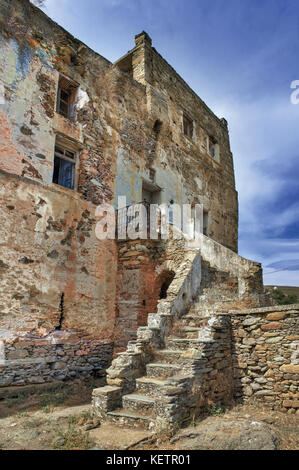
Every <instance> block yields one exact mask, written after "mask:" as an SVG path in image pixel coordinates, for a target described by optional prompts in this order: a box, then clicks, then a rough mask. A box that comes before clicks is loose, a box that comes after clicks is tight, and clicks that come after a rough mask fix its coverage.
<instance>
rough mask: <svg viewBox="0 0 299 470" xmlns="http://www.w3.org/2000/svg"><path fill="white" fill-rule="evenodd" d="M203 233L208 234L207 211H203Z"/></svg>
mask: <svg viewBox="0 0 299 470" xmlns="http://www.w3.org/2000/svg"><path fill="white" fill-rule="evenodd" d="M202 231H203V234H204V235H206V236H208V234H209V212H208V211H205V210H204V211H203V230H202Z"/></svg>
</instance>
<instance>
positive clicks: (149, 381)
mask: <svg viewBox="0 0 299 470" xmlns="http://www.w3.org/2000/svg"><path fill="white" fill-rule="evenodd" d="M167 384H168V382H167V380H158V379H156V378H153V377H140V378H139V379H136V390H137V391H138V392H140V393H141V394H146V395H148V396H150V397H158V396H159V391H160V390H161V388H163V387H165V386H166V385H167Z"/></svg>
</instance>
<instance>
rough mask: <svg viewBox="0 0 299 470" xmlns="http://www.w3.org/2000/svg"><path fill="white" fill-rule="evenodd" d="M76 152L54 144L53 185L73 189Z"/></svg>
mask: <svg viewBox="0 0 299 470" xmlns="http://www.w3.org/2000/svg"><path fill="white" fill-rule="evenodd" d="M75 170H76V152H75V151H73V150H68V149H67V148H65V147H63V144H61V143H60V142H56V146H55V153H54V171H53V183H55V184H59V186H63V187H64V188H69V189H74V187H75V173H76V171H75Z"/></svg>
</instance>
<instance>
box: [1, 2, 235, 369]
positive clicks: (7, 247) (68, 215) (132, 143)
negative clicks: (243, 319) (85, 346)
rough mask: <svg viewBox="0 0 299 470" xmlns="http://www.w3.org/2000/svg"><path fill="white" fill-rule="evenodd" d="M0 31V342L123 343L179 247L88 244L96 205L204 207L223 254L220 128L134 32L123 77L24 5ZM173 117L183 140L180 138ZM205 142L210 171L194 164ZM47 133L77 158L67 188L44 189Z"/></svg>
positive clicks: (229, 202)
mask: <svg viewBox="0 0 299 470" xmlns="http://www.w3.org/2000/svg"><path fill="white" fill-rule="evenodd" d="M0 26H1V31H0V49H1V54H0V80H1V82H0V84H1V90H4V94H2V95H1V97H0V99H1V102H0V171H1V173H0V196H1V207H0V211H1V224H0V236H1V238H0V240H1V253H0V329H1V331H0V339H2V340H4V341H5V342H6V343H7V344H10V343H9V342H11V341H18V338H19V336H20V335H22V334H23V333H28V334H30V335H32V334H34V335H37V336H38V337H40V338H41V340H42V338H44V337H46V336H47V335H51V334H52V333H53V331H55V330H57V329H58V330H59V331H65V332H68V331H70V330H75V331H76V332H78V334H79V333H80V334H83V337H84V335H85V334H87V335H89V336H91V337H92V338H94V339H95V340H100V341H104V343H105V344H106V342H107V344H110V345H112V343H113V342H114V341H115V344H116V346H117V347H120V348H121V347H122V348H123V347H125V344H126V343H127V341H128V340H130V339H132V338H133V337H134V332H136V329H137V327H138V326H142V325H145V324H146V322H147V316H148V314H149V313H152V312H155V311H156V308H155V307H156V306H157V303H159V298H158V297H159V292H160V288H161V279H163V272H168V271H171V270H172V271H173V272H175V271H176V267H177V266H179V265H180V263H183V262H184V256H185V248H184V247H183V246H182V247H179V246H178V245H174V246H169V247H168V248H167V250H166V249H165V246H164V244H163V243H161V242H157V243H156V242H155V243H153V244H151V242H149V243H144V244H143V243H141V244H140V243H128V242H127V241H126V242H123V243H120V244H119V245H118V244H117V243H116V242H115V241H113V240H110V241H109V240H108V241H107V242H103V241H101V242H99V241H98V240H97V239H96V237H95V235H94V228H95V224H96V221H97V220H96V217H95V210H96V206H97V205H98V204H100V203H102V202H108V203H113V204H114V205H116V204H117V198H118V196H119V195H125V196H126V197H127V203H128V204H130V203H132V202H141V200H142V187H143V184H144V182H146V183H147V184H149V183H150V184H152V187H153V189H154V191H155V192H156V193H157V195H158V196H159V197H158V196H157V197H158V199H159V202H160V203H163V202H165V203H167V204H169V203H170V201H172V200H173V201H174V202H177V203H179V204H183V203H191V204H192V205H194V204H195V203H197V202H199V203H203V204H204V207H205V209H206V210H209V211H210V224H209V236H211V237H212V238H214V239H215V240H217V241H218V242H220V243H222V244H223V245H225V246H228V247H230V248H231V249H232V250H235V251H236V250H237V219H238V208H237V194H236V191H235V186H234V173H233V164H232V155H231V153H230V149H229V137H228V131H227V125H226V122H225V121H224V120H220V119H218V118H217V117H216V116H215V115H214V114H213V113H212V112H211V111H210V110H209V109H208V108H207V106H206V105H205V104H204V103H203V102H202V101H201V100H200V99H199V98H198V97H197V96H196V95H195V93H194V92H192V90H191V89H190V88H189V87H188V86H187V85H186V84H185V82H183V80H182V79H181V78H180V77H179V76H178V75H177V74H176V73H175V71H174V70H173V69H172V68H171V67H170V66H169V65H168V64H167V63H166V61H164V59H162V57H161V56H159V54H158V53H157V52H156V51H155V50H154V49H153V48H152V47H151V44H150V41H149V39H148V37H147V36H146V35H145V34H141V35H139V36H138V37H137V38H136V48H135V49H134V50H133V51H132V52H131V53H130V57H131V59H132V60H131V62H130V60H129V65H130V64H131V65H130V67H132V71H130V70H129V69H128V70H125V71H124V70H123V67H122V61H120V62H119V63H118V64H116V65H113V64H111V63H110V62H109V61H108V60H106V59H105V58H103V57H102V56H100V55H99V54H97V53H95V52H94V51H92V50H90V49H89V48H88V47H87V46H86V45H85V44H83V43H82V42H80V41H79V40H77V39H75V38H74V37H72V36H71V35H70V34H69V33H68V32H67V31H65V30H64V29H63V28H61V27H60V26H58V25H57V24H56V23H54V22H53V21H52V20H50V18H48V17H47V16H46V15H45V14H44V13H43V12H42V11H40V10H39V9H37V8H36V7H34V6H33V5H32V4H31V3H30V2H29V1H28V0H15V1H14V2H10V1H8V0H0ZM130 67H129V68H130ZM127 72H129V73H127ZM61 74H62V75H63V76H65V77H67V78H69V79H71V80H72V81H73V82H74V83H76V84H77V85H78V89H77V101H76V106H75V114H74V116H75V118H74V119H67V118H65V117H64V116H62V115H60V114H59V113H57V112H56V111H57V109H56V99H57V90H58V84H59V79H60V76H61ZM185 111H186V112H188V113H189V114H191V117H192V119H193V124H194V133H193V138H192V139H190V138H188V137H187V136H186V135H184V133H183V130H182V116H183V112H185ZM210 134H212V135H213V136H215V138H216V139H217V141H218V142H219V147H220V157H221V158H220V161H218V162H217V161H216V160H215V159H213V158H212V157H210V156H209V155H207V136H208V135H210ZM57 138H59V139H64V140H67V141H68V142H69V143H71V145H72V146H74V148H75V149H76V151H77V154H78V157H77V165H76V186H75V190H74V191H71V190H69V189H66V188H62V187H60V186H57V185H54V184H53V183H52V176H53V166H54V148H55V141H56V139H57ZM117 245H118V246H117ZM138 245H139V246H138ZM137 246H138V248H137ZM133 247H135V249H134V248H133ZM140 247H142V248H140ZM132 248H133V249H132ZM147 250H148V251H147ZM134 251H135V253H134ZM175 283H176V281H175ZM175 283H174V285H175ZM170 295H171V291H170ZM191 297H192V296H191V295H188V296H187V297H186V298H185V299H179V300H178V308H179V309H180V308H181V304H182V305H183V307H184V308H187V303H189V304H190V302H191V300H192V299H191ZM185 304H186V305H185ZM80 341H81V340H80ZM82 341H84V339H82ZM88 341H89V340H88ZM91 344H95V343H91ZM109 347H110V346H109ZM25 349H26V348H25ZM30 351H31V350H30V349H29V350H27V352H28V353H29V355H30V353H31V352H30ZM24 354H25V355H26V357H27V353H26V351H24ZM51 354H52V353H51ZM91 354H92V353H91ZM103 354H104V356H105V358H106V353H105V352H104V353H103ZM105 361H106V359H105V360H104V362H105ZM43 370H44V369H43V368H42V369H41V371H43ZM41 374H42V372H41ZM45 375H47V373H45ZM66 377H69V375H66Z"/></svg>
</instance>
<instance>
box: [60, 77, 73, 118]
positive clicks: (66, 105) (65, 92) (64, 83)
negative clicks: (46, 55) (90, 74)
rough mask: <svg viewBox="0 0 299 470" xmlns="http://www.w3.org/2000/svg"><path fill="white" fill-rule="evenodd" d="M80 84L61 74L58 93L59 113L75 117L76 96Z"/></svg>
mask: <svg viewBox="0 0 299 470" xmlns="http://www.w3.org/2000/svg"><path fill="white" fill-rule="evenodd" d="M77 90H78V85H77V84H76V83H75V82H73V81H72V80H69V79H68V78H66V77H64V76H63V75H60V78H59V84H58V93H57V106H56V111H57V113H59V114H61V115H62V116H64V117H65V118H67V119H74V117H75V96H76V92H77Z"/></svg>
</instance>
